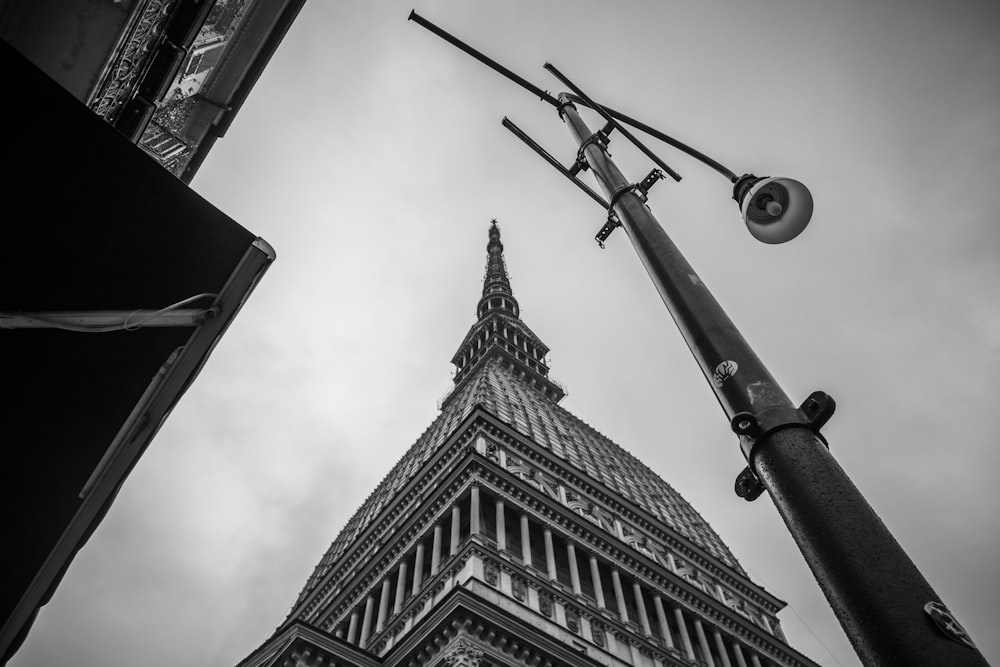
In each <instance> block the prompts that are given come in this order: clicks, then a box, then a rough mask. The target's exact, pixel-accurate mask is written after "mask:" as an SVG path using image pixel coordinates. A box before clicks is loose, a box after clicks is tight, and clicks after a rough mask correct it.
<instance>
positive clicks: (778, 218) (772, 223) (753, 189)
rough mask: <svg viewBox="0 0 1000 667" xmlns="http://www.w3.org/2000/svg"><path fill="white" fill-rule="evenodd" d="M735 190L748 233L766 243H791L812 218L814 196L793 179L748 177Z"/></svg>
mask: <svg viewBox="0 0 1000 667" xmlns="http://www.w3.org/2000/svg"><path fill="white" fill-rule="evenodd" d="M733 190H734V197H733V199H735V200H736V201H737V202H738V203H739V205H740V211H741V212H742V213H743V221H744V222H745V223H746V225H747V229H749V230H750V234H751V235H753V237H754V238H755V239H757V240H758V241H761V242H763V243H784V242H785V241H791V240H792V239H794V238H795V237H796V236H798V235H799V234H801V233H802V230H803V229H805V228H806V225H808V224H809V219H810V218H812V212H813V199H812V195H811V194H810V193H809V190H808V188H806V186H804V185H803V184H802V183H800V182H798V181H796V180H794V179H791V178H781V177H773V176H767V177H764V178H758V177H757V176H754V175H753V174H746V175H744V176H742V177H740V179H739V180H738V181H737V182H736V186H735V187H734V189H733Z"/></svg>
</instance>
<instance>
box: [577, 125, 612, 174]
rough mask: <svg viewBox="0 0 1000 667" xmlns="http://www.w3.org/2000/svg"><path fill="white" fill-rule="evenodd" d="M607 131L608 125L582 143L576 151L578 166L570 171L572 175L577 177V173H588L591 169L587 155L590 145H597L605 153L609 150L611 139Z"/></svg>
mask: <svg viewBox="0 0 1000 667" xmlns="http://www.w3.org/2000/svg"><path fill="white" fill-rule="evenodd" d="M605 129H607V126H606V125H605V126H604V128H602V129H600V130H598V131H597V132H594V133H593V134H592V135H590V136H589V137H587V138H586V139H584V140H583V141H581V142H580V148H578V149H577V151H576V164H575V165H574V167H573V168H572V169H570V172H571V173H573V174H574V175H575V174H576V173H577V172H580V171H587V169H589V168H590V165H589V164H587V155H586V153H585V151H586V150H587V146H589V145H590V144H597V145H598V146H600V147H601V148H603V149H604V150H605V151H606V150H607V149H608V141H609V139H608V134H607V132H605Z"/></svg>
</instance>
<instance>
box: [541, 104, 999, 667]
mask: <svg viewBox="0 0 1000 667" xmlns="http://www.w3.org/2000/svg"><path fill="white" fill-rule="evenodd" d="M559 102H560V104H559V107H558V109H559V114H560V116H561V117H562V118H563V120H564V122H565V123H566V125H567V126H568V127H569V129H570V132H571V134H572V135H573V138H574V139H575V140H576V142H577V144H578V145H579V146H580V149H581V153H582V154H583V156H584V158H585V159H586V161H587V164H588V166H589V167H590V168H591V169H592V170H593V172H594V175H595V176H596V178H597V181H598V182H599V183H600V185H601V188H602V189H603V190H604V192H605V194H606V195H607V197H608V200H609V201H610V202H612V207H613V210H614V213H615V214H617V216H618V219H619V220H620V222H621V224H622V226H623V227H624V229H625V232H626V233H627V235H628V237H629V240H630V241H631V243H632V246H633V247H634V248H635V251H636V253H637V254H638V255H639V259H640V260H641V261H642V263H643V265H644V266H645V267H646V271H647V272H648V273H649V276H650V278H651V279H652V281H653V284H654V285H655V286H656V289H657V291H658V292H659V293H660V296H661V298H662V299H663V302H664V304H666V306H667V309H668V310H669V311H670V314H671V316H672V317H673V319H674V322H675V323H676V324H677V326H678V328H679V329H680V331H681V334H682V336H683V337H684V340H685V342H686V343H687V345H688V347H689V348H690V349H691V352H692V354H693V355H694V357H695V359H696V360H697V362H698V365H699V366H700V367H701V370H702V373H703V374H704V375H705V378H706V379H707V380H708V382H709V385H710V386H711V387H712V389H713V391H714V392H715V395H716V398H718V400H719V403H720V405H721V406H722V408H723V410H724V411H725V413H726V416H727V417H728V418H729V419H730V420H731V424H732V425H733V428H734V430H735V431H736V432H737V433H738V434H739V435H740V436H741V437H740V441H741V444H742V446H743V449H744V453H745V454H746V456H747V459H748V463H749V467H750V470H751V471H752V473H753V474H754V475H755V476H756V478H757V479H758V480H759V481H760V483H761V484H763V487H764V488H765V489H766V490H767V491H768V493H769V495H770V496H771V499H772V500H773V501H774V504H775V505H776V506H777V508H778V512H779V513H780V515H781V517H782V519H783V520H784V521H785V525H786V526H787V527H788V530H789V532H791V534H792V537H793V538H794V539H795V542H796V544H797V545H798V547H799V549H800V551H801V552H802V555H803V556H804V557H805V559H806V562H807V563H808V565H809V567H810V568H811V569H812V571H813V574H814V576H815V577H816V580H817V581H818V582H819V585H820V588H821V589H822V590H823V593H824V594H825V595H826V598H827V600H828V601H829V603H830V605H831V606H832V607H833V610H834V613H835V614H836V615H837V618H838V620H839V621H840V624H841V626H842V627H843V628H844V631H845V632H846V633H847V636H848V638H849V639H850V641H851V643H852V644H853V646H854V650H855V651H856V652H857V654H858V656H859V657H860V658H861V661H862V662H863V663H864V664H865V665H886V666H889V665H892V666H897V665H907V666H908V667H941V666H942V665H968V666H973V667H974V666H978V665H982V666H985V665H987V664H988V663H987V662H986V660H985V659H984V658H983V656H982V654H980V653H979V651H978V650H977V649H976V648H975V646H974V645H973V644H972V642H971V639H969V637H968V634H966V633H965V632H964V630H963V629H962V628H961V626H960V625H959V624H958V622H957V621H955V619H954V617H953V616H951V614H950V612H948V610H947V608H946V607H945V606H944V604H943V603H942V602H941V599H940V598H939V597H938V595H937V594H936V593H935V592H934V590H933V589H932V588H931V586H930V584H928V583H927V581H926V580H925V579H924V577H923V575H922V574H921V573H920V571H919V570H918V569H917V567H916V565H914V563H913V561H912V560H910V558H909V556H908V555H907V554H906V552H905V551H903V549H902V547H900V545H899V544H898V543H897V542H896V540H895V538H894V537H893V536H892V534H891V533H890V532H889V530H888V529H887V528H886V527H885V525H884V524H883V523H882V520H881V519H880V518H879V517H878V515H877V514H876V513H875V511H874V510H873V509H872V508H871V506H870V505H869V504H868V502H867V501H866V500H865V498H864V496H863V495H862V494H861V492H860V491H859V490H858V489H857V487H855V486H854V484H853V483H852V482H851V480H850V478H849V477H848V476H847V473H845V472H844V470H843V468H841V467H840V465H839V464H838V463H837V461H836V460H835V459H834V458H833V456H832V455H831V454H830V451H829V449H828V448H827V446H826V443H825V441H824V440H823V439H822V437H821V436H820V435H819V433H818V425H821V424H820V420H815V421H813V422H811V421H810V420H809V419H807V418H805V417H803V414H804V413H807V412H808V409H809V405H810V401H806V403H805V404H803V406H802V407H801V408H799V409H796V407H795V406H794V405H793V404H792V402H791V401H790V400H789V399H788V397H787V396H786V395H785V393H784V391H783V390H782V389H781V387H780V386H779V385H778V383H777V382H776V381H775V379H774V378H773V377H772V376H771V374H770V373H769V372H768V370H767V369H766V368H765V367H764V365H763V363H762V362H761V361H760V359H759V358H758V357H757V355H756V354H755V353H754V351H753V350H752V349H751V347H750V345H749V344H748V343H747V342H746V340H744V338H743V336H742V335H741V334H740V332H739V331H738V330H737V329H736V326H735V325H734V324H733V322H732V321H731V320H730V319H729V317H728V315H726V313H725V312H724V311H723V310H722V307H721V306H720V305H719V304H718V302H717V301H716V300H715V298H714V297H713V296H712V294H711V293H710V292H709V290H708V288H707V287H706V286H705V285H704V283H703V282H702V281H701V279H700V278H699V277H698V275H697V273H695V271H694V269H692V268H691V266H690V264H688V262H687V260H686V259H685V258H684V256H683V255H682V254H681V252H680V250H679V249H678V248H677V246H676V245H674V243H673V241H672V240H671V239H670V237H669V236H667V233H666V232H665V231H664V229H663V227H662V226H661V225H660V223H659V222H658V221H657V220H656V218H655V217H654V216H653V214H652V212H651V211H650V210H649V208H648V207H647V206H646V204H645V200H644V197H642V196H641V195H640V194H639V193H637V192H636V188H635V187H634V186H633V184H632V183H631V182H630V181H629V180H628V179H626V178H625V176H624V175H623V174H622V172H621V171H620V170H619V169H618V167H617V166H616V165H615V163H614V162H613V161H612V160H611V158H610V156H609V154H608V152H607V150H606V147H605V145H604V144H603V143H602V142H601V141H594V140H593V139H592V137H593V136H594V133H593V132H591V130H590V128H589V127H588V126H587V125H586V123H585V122H584V121H583V119H582V118H581V117H580V114H579V113H578V111H577V109H576V107H575V106H574V105H573V102H572V99H571V98H570V97H569V96H568V95H567V94H562V95H560V96H559ZM818 394H819V395H820V396H825V395H822V394H821V393H818ZM814 396H817V394H814ZM810 400H813V399H810ZM829 411H832V401H830V407H829V410H828V412H829ZM827 416H828V415H827ZM822 421H825V418H824V419H822ZM755 429H756V431H757V433H756V434H755ZM741 477H742V476H741Z"/></svg>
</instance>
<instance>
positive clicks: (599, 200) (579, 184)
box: [502, 116, 611, 210]
mask: <svg viewBox="0 0 1000 667" xmlns="http://www.w3.org/2000/svg"><path fill="white" fill-rule="evenodd" d="M502 124H503V126H504V127H506V128H507V129H508V130H510V131H511V132H512V133H513V134H514V136H515V137H517V138H518V139H520V140H521V141H523V142H524V143H525V144H527V145H528V148H530V149H531V150H533V151H535V152H536V153H538V154H539V155H540V156H541V157H542V159H544V160H545V161H546V162H548V163H549V164H551V165H552V166H553V167H555V169H556V171H558V172H559V173H560V174H562V175H563V176H565V177H566V178H568V179H569V180H571V181H573V184H574V185H576V186H577V187H578V188H580V189H581V190H583V191H584V192H585V193H586V194H587V196H588V197H590V198H591V199H593V200H594V201H596V202H597V203H598V204H600V205H601V208H603V209H605V210H607V209H609V208H611V204H609V203H608V202H607V201H605V200H604V198H603V197H602V196H601V195H599V194H597V193H596V192H594V190H593V189H592V188H591V187H590V186H588V185H587V184H586V183H584V182H583V181H581V180H579V179H578V178H576V177H575V176H573V174H572V173H570V171H569V169H567V168H566V167H564V166H562V164H560V163H559V160H557V159H555V158H554V157H552V155H550V154H549V153H548V152H547V151H546V150H545V149H544V148H542V147H541V146H539V145H538V144H537V143H536V142H535V140H534V139H532V138H531V137H529V136H528V135H527V134H525V133H524V131H523V130H522V129H521V128H519V127H518V126H517V125H515V124H514V122H513V121H511V120H510V119H509V118H507V117H506V116H504V119H503V123H502Z"/></svg>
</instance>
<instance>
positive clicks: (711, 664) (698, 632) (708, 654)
mask: <svg viewBox="0 0 1000 667" xmlns="http://www.w3.org/2000/svg"><path fill="white" fill-rule="evenodd" d="M694 634H695V636H697V637H698V645H699V646H701V654H702V655H703V656H704V658H705V663H706V664H708V667H715V660H714V659H713V658H712V649H710V648H709V647H708V637H706V636H705V628H703V627H702V626H701V621H700V620H698V619H697V618H696V619H694Z"/></svg>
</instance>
